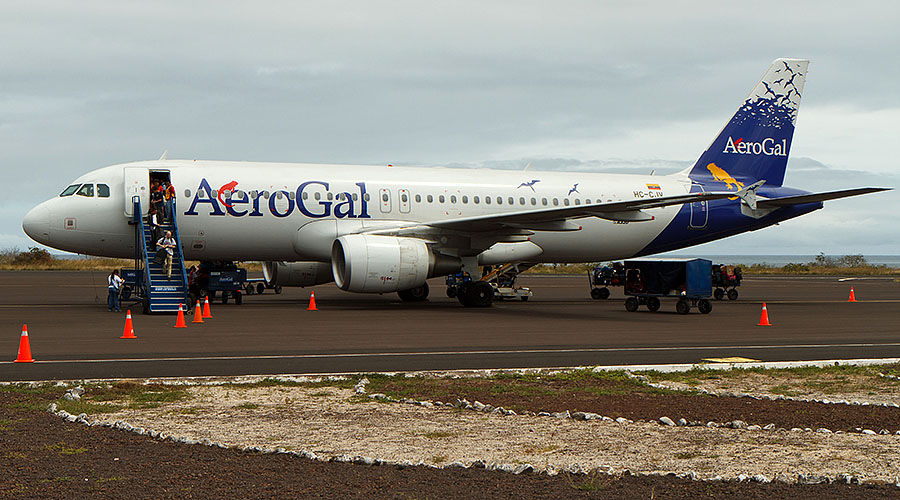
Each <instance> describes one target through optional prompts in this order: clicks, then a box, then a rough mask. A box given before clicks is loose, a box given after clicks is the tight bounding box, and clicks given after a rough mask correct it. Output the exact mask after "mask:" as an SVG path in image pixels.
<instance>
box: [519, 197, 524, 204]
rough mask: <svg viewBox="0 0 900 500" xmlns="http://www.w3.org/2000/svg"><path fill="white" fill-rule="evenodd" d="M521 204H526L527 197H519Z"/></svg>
mask: <svg viewBox="0 0 900 500" xmlns="http://www.w3.org/2000/svg"><path fill="white" fill-rule="evenodd" d="M519 205H525V198H524V197H523V198H519Z"/></svg>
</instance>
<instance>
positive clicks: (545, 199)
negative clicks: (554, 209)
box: [541, 198, 547, 207]
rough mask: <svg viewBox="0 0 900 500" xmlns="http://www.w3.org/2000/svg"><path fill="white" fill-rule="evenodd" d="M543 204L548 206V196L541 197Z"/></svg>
mask: <svg viewBox="0 0 900 500" xmlns="http://www.w3.org/2000/svg"><path fill="white" fill-rule="evenodd" d="M541 204H542V205H544V206H545V207H546V206H547V198H541Z"/></svg>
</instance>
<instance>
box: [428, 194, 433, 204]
mask: <svg viewBox="0 0 900 500" xmlns="http://www.w3.org/2000/svg"><path fill="white" fill-rule="evenodd" d="M428 203H434V196H431V195H430V194H429V195H428Z"/></svg>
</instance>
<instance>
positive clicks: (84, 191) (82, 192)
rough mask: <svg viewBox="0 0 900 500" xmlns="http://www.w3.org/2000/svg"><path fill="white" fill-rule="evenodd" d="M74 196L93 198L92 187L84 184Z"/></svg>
mask: <svg viewBox="0 0 900 500" xmlns="http://www.w3.org/2000/svg"><path fill="white" fill-rule="evenodd" d="M76 194H77V195H78V196H87V197H93V196H94V185H93V184H85V185H83V186H81V189H79V190H78V193H76Z"/></svg>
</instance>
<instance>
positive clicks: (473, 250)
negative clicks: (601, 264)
mask: <svg viewBox="0 0 900 500" xmlns="http://www.w3.org/2000/svg"><path fill="white" fill-rule="evenodd" d="M808 64H809V61H808V60H803V59H776V60H775V61H774V62H773V63H772V64H771V65H770V66H769V68H768V70H767V71H766V72H765V74H764V76H763V77H762V79H761V80H760V81H759V82H758V83H757V84H756V85H755V86H754V87H753V89H752V90H751V92H750V94H749V96H748V97H747V98H746V99H745V100H744V101H743V102H742V103H741V105H740V107H739V108H738V110H737V111H736V112H735V113H734V115H733V116H732V117H731V119H730V120H729V121H728V122H727V123H726V124H725V126H724V128H723V129H722V130H721V131H720V132H719V134H718V135H717V136H716V137H715V139H714V140H713V141H712V143H711V144H710V145H709V147H708V148H707V149H706V150H705V151H704V152H703V153H702V154H701V155H700V157H699V159H698V160H697V161H696V163H695V164H694V165H693V166H692V167H690V168H688V169H686V170H684V171H682V172H678V173H674V174H671V175H625V174H602V173H583V172H535V171H527V172H526V171H509V170H504V171H497V170H488V169H481V170H471V169H452V168H441V167H430V168H416V167H397V166H390V165H388V166H359V165H322V164H296V163H258V162H229V161H196V160H193V161H191V160H169V159H168V158H167V157H166V154H163V157H162V158H160V159H159V160H156V161H138V162H133V163H125V164H119V165H112V166H108V167H104V168H100V169H97V170H94V171H92V172H89V173H87V174H85V175H83V176H81V177H79V178H78V179H76V180H74V181H73V182H72V183H71V185H69V186H68V187H66V188H65V190H63V191H62V193H61V194H60V195H59V196H57V197H55V198H52V199H50V200H47V201H45V202H43V203H41V204H40V205H38V206H37V207H35V208H33V209H32V210H31V211H30V212H28V214H27V215H26V216H25V218H24V220H23V223H22V227H23V229H24V231H25V232H26V233H27V234H28V236H30V237H31V238H32V239H34V240H35V241H37V242H38V243H41V244H43V245H47V246H49V247H53V248H57V249H60V250H65V251H69V252H76V253H82V254H89V255H95V256H105V257H132V256H134V255H135V251H136V248H135V246H136V244H137V243H136V241H139V240H138V239H137V238H136V237H135V227H134V224H133V221H134V220H136V218H135V217H134V210H135V207H137V206H138V205H136V204H135V203H134V201H137V200H139V201H140V205H139V206H140V207H141V211H142V213H141V215H142V216H145V215H146V210H147V206H148V185H149V180H150V179H151V177H153V178H160V177H162V178H165V179H167V180H170V181H171V183H172V184H173V185H174V186H175V187H176V188H177V189H176V191H177V195H176V207H177V208H176V212H177V216H176V222H177V227H178V234H179V240H180V248H181V250H182V253H183V257H184V258H185V259H191V260H201V261H208V260H223V261H262V262H263V264H264V266H263V269H264V274H265V276H266V279H267V280H268V281H269V282H270V283H274V284H277V285H280V286H301V287H305V286H312V285H318V284H322V283H328V282H331V281H333V282H334V283H335V284H336V285H337V286H338V287H339V288H340V289H342V290H346V291H349V292H359V293H389V292H397V293H398V295H399V296H400V297H401V298H402V299H403V300H406V301H421V300H425V299H426V298H427V296H428V293H429V290H428V284H427V283H426V280H427V279H428V278H431V277H438V276H447V275H452V274H457V273H468V276H470V277H473V279H471V280H469V281H467V282H465V283H463V284H462V286H460V288H459V290H458V294H457V297H458V299H459V301H460V303H461V304H463V305H464V306H470V307H485V306H490V305H491V302H492V299H493V290H492V287H491V286H490V285H489V284H488V283H486V282H484V281H480V280H478V279H475V278H474V277H477V276H479V275H480V273H479V266H489V265H500V264H508V263H522V264H524V266H523V267H527V265H533V264H537V263H565V262H598V261H609V260H619V259H626V258H632V257H639V256H646V255H652V254H657V253H661V252H668V251H671V250H676V249H680V248H685V247H690V246H693V245H698V244H701V243H706V242H709V241H713V240H718V239H721V238H726V237H728V236H732V235H736V234H740V233H744V232H747V231H754V230H757V229H761V228H763V227H767V226H771V225H773V224H778V223H779V222H781V221H785V220H788V219H792V218H794V217H798V216H801V215H804V214H807V213H810V212H813V211H815V210H818V209H820V208H822V207H823V202H824V201H827V200H833V199H838V198H844V197H848V196H856V195H861V194H866V193H874V192H878V191H885V190H887V189H890V188H871V187H867V188H856V189H846V190H840V191H831V192H823V193H810V192H807V191H802V190H800V189H795V188H790V187H786V186H783V185H782V184H783V180H784V175H785V169H786V167H787V161H788V155H789V153H790V149H791V141H792V138H793V133H794V124H795V122H796V118H797V111H798V108H799V102H800V93H801V92H802V89H803V84H804V81H805V78H806V72H807V67H808ZM526 170H527V169H526ZM575 188H577V189H575ZM130 221H131V223H130Z"/></svg>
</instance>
